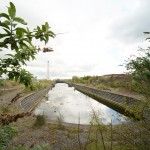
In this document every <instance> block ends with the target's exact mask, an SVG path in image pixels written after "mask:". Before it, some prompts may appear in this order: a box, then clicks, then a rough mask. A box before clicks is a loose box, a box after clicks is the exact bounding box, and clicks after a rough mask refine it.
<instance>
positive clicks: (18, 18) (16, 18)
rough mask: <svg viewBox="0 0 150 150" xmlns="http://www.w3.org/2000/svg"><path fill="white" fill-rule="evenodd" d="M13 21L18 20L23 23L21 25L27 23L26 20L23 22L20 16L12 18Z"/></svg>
mask: <svg viewBox="0 0 150 150" xmlns="http://www.w3.org/2000/svg"><path fill="white" fill-rule="evenodd" d="M14 21H16V22H19V23H21V24H23V25H27V22H25V21H24V20H23V19H22V18H20V17H15V18H14Z"/></svg>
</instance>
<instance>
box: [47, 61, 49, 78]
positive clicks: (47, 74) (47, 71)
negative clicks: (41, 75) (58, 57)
mask: <svg viewBox="0 0 150 150" xmlns="http://www.w3.org/2000/svg"><path fill="white" fill-rule="evenodd" d="M47 80H49V61H47Z"/></svg>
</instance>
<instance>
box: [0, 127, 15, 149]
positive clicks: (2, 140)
mask: <svg viewBox="0 0 150 150" xmlns="http://www.w3.org/2000/svg"><path fill="white" fill-rule="evenodd" d="M16 134H17V130H16V129H15V128H12V127H9V126H0V149H1V150H5V149H6V148H7V145H8V143H9V140H10V139H11V138H12V137H13V136H14V135H16Z"/></svg>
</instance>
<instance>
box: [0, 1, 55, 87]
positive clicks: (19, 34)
mask: <svg viewBox="0 0 150 150" xmlns="http://www.w3.org/2000/svg"><path fill="white" fill-rule="evenodd" d="M0 19H1V21H0V27H1V28H2V30H3V32H1V33H0V49H1V51H4V50H6V49H11V50H12V52H13V53H12V54H6V55H5V58H4V59H0V76H2V75H3V74H6V75H7V76H8V78H9V79H11V80H12V79H15V80H16V81H19V82H20V83H23V84H24V85H25V86H29V85H30V84H31V79H32V77H33V76H32V75H31V74H30V73H29V72H28V71H26V70H25V69H22V65H26V62H27V61H30V60H31V59H32V60H33V59H35V55H36V54H37V52H38V51H39V50H41V49H40V48H37V47H36V46H34V44H33V42H32V41H33V40H34V39H37V40H40V41H44V42H45V44H46V43H47V42H48V41H49V37H52V38H54V37H55V34H54V33H53V32H52V31H51V30H50V27H49V24H48V23H47V22H46V23H45V24H44V25H42V26H41V27H40V26H37V28H35V29H34V30H33V31H30V30H29V29H28V28H27V27H24V26H26V25H27V23H26V22H25V21H24V19H22V18H20V17H18V16H16V8H15V6H14V4H13V3H12V2H10V6H9V7H8V14H6V13H0ZM50 51H52V50H51V49H49V48H44V50H43V52H50Z"/></svg>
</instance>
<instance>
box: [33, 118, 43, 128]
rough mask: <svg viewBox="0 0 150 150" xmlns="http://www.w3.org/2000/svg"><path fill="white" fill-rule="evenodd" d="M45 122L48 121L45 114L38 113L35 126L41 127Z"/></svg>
mask: <svg viewBox="0 0 150 150" xmlns="http://www.w3.org/2000/svg"><path fill="white" fill-rule="evenodd" d="M45 123H46V119H45V116H44V115H37V116H36V120H35V123H34V125H33V127H34V128H40V127H42V126H43V125H45Z"/></svg>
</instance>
